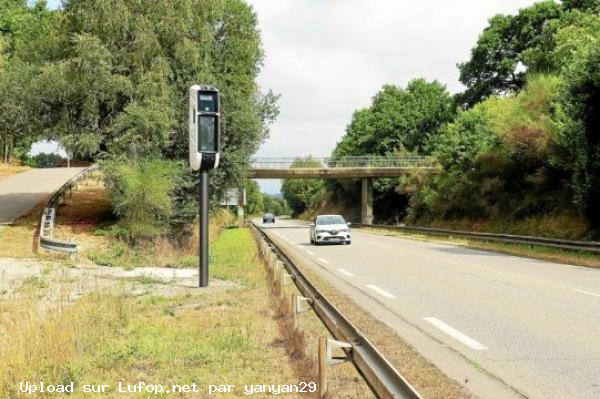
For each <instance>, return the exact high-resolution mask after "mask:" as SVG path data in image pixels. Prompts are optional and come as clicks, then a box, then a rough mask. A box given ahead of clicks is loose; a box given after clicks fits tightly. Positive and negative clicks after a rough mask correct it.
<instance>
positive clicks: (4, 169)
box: [0, 164, 31, 180]
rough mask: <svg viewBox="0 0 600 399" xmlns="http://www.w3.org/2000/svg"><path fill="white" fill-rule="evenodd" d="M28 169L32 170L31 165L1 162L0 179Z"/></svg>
mask: <svg viewBox="0 0 600 399" xmlns="http://www.w3.org/2000/svg"><path fill="white" fill-rule="evenodd" d="M28 170H31V168H30V167H29V166H17V165H10V164H8V165H7V164H0V180H2V179H5V178H7V177H8V176H12V175H16V174H17V173H21V172H26V171H28Z"/></svg>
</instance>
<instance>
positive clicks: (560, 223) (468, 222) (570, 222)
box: [424, 212, 594, 240]
mask: <svg viewBox="0 0 600 399" xmlns="http://www.w3.org/2000/svg"><path fill="white" fill-rule="evenodd" d="M424 227H437V228H446V229H452V230H467V231H476V232H482V233H503V234H515V235H529V236H537V237H548V238H560V239H565V240H586V239H594V236H593V235H592V234H591V229H590V224H589V221H587V220H586V219H585V218H584V217H582V216H580V215H577V214H575V213H570V212H563V213H554V214H551V215H544V216H531V217H527V218H524V219H521V220H510V221H509V220H506V219H504V218H496V219H469V218H465V219H457V220H436V221H433V222H431V223H428V224H426V225H424Z"/></svg>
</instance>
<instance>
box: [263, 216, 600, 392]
mask: <svg viewBox="0 0 600 399" xmlns="http://www.w3.org/2000/svg"><path fill="white" fill-rule="evenodd" d="M275 226H276V227H275V228H271V229H270V230H269V232H270V233H271V234H274V235H276V236H277V237H279V238H280V239H282V240H284V241H285V242H286V243H287V244H288V246H289V248H290V249H292V248H293V249H292V250H293V251H295V252H296V253H297V254H302V256H303V258H305V259H307V260H309V261H310V263H311V264H312V265H313V266H314V270H316V271H317V272H319V273H321V274H323V275H329V276H331V275H335V276H336V277H335V278H336V279H339V280H343V281H344V282H345V283H347V284H346V285H349V286H351V287H352V289H353V290H355V291H358V292H360V294H361V295H363V294H364V295H368V296H369V297H372V298H374V299H376V301H377V302H376V305H375V306H381V307H384V308H386V309H388V310H390V311H392V312H393V314H395V315H397V316H398V317H400V318H402V319H403V320H406V321H408V322H409V323H410V324H412V325H414V326H416V327H417V328H418V329H419V330H420V331H422V332H423V333H424V334H427V335H429V336H430V337H433V338H434V339H435V340H437V341H439V342H442V343H443V344H444V345H447V346H449V347H451V348H452V349H453V350H454V351H456V352H458V353H460V354H461V355H462V356H463V357H465V358H467V359H468V360H469V362H470V363H471V364H472V365H473V366H474V367H475V368H478V369H480V370H485V372H486V373H490V374H492V375H493V376H495V377H496V378H498V379H499V380H501V381H503V382H504V383H506V384H507V385H509V386H510V387H512V388H514V389H515V390H517V391H518V392H519V393H521V394H522V395H523V396H526V397H531V398H567V397H568V398H590V399H591V398H599V397H600V270H595V269H589V268H583V267H576V266H569V265H560V264H554V263H548V262H543V261H537V260H532V259H527V258H519V257H514V256H509V255H502V254H496V253H491V252H484V251H478V250H471V249H466V248H461V247H457V246H451V245H443V244H436V243H428V242H420V241H413V240H407V239H401V238H397V237H388V236H382V235H376V234H372V233H365V232H360V231H357V230H353V243H352V245H351V246H318V247H315V246H311V245H310V243H309V236H308V228H306V226H305V225H302V224H300V223H298V222H294V221H281V220H278V222H277V224H276V225H275ZM286 226H287V227H295V228H281V227H286ZM269 227H272V226H269ZM278 227H279V228H278ZM349 292H350V293H352V290H350V291H349ZM360 304H361V303H360V302H359V305H360ZM368 306H369V308H368V309H367V310H369V311H372V312H373V313H381V312H376V310H377V309H374V308H373V303H370V304H369V305H368ZM378 317H379V318H381V316H378ZM382 321H384V322H386V324H388V325H390V326H392V325H393V323H391V322H390V320H382ZM432 360H434V359H432ZM434 363H435V360H434Z"/></svg>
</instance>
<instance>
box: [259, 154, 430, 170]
mask: <svg viewBox="0 0 600 399" xmlns="http://www.w3.org/2000/svg"><path fill="white" fill-rule="evenodd" d="M435 164H436V163H435V158H433V157H424V156H403V157H387V156H360V157H325V158H253V159H251V160H250V167H251V168H255V169H289V168H315V169H317V168H407V167H419V168H433V167H435Z"/></svg>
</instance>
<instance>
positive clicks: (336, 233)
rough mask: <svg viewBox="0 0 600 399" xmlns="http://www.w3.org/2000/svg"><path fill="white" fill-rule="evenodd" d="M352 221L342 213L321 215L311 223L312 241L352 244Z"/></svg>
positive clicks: (313, 242)
mask: <svg viewBox="0 0 600 399" xmlns="http://www.w3.org/2000/svg"><path fill="white" fill-rule="evenodd" d="M349 226H350V223H346V221H345V220H344V217H343V216H341V215H319V216H317V217H316V219H315V221H314V222H313V223H311V224H310V243H311V244H314V245H319V244H324V243H338V244H347V245H350V243H351V242H352V239H351V236H350V227H349Z"/></svg>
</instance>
